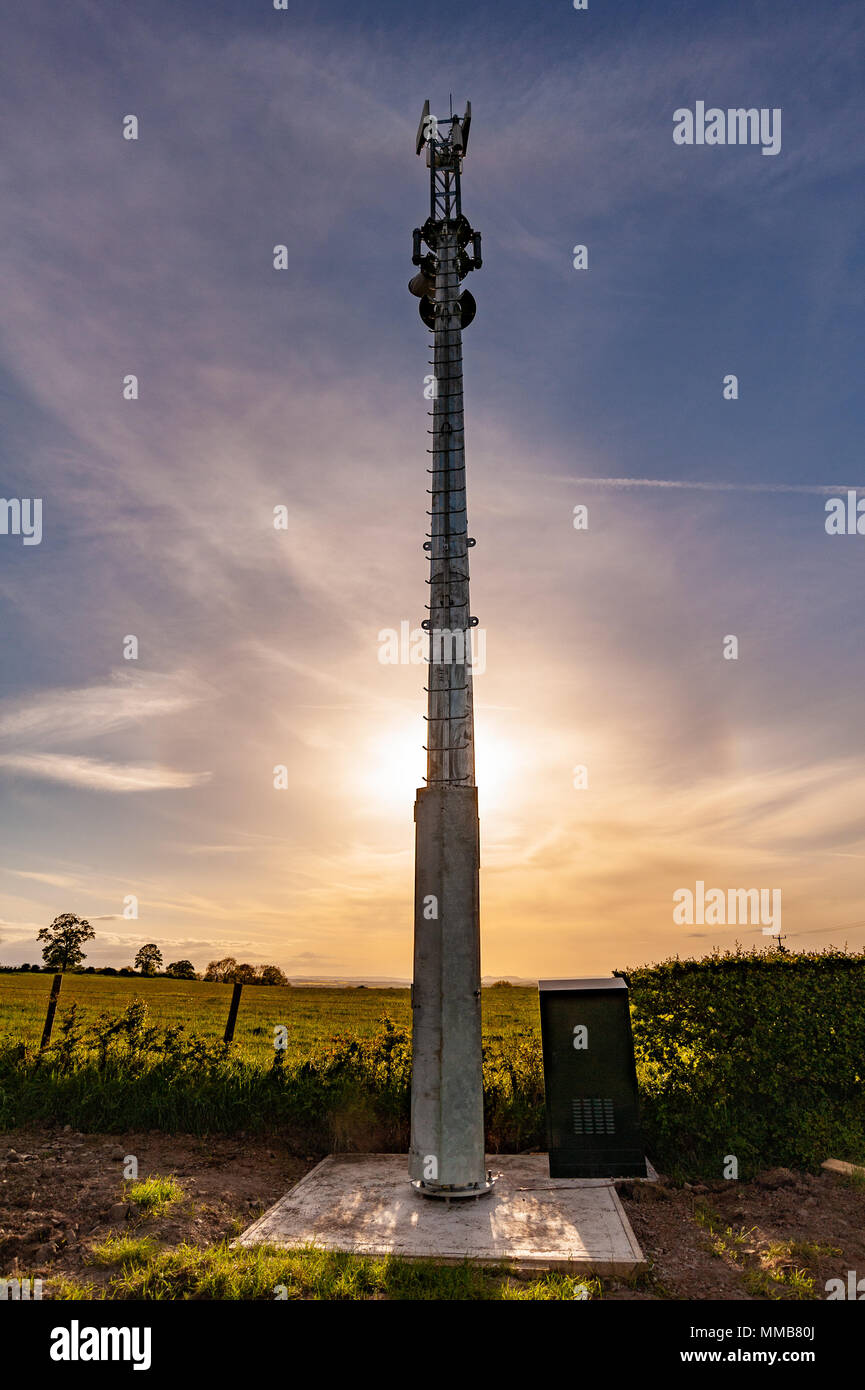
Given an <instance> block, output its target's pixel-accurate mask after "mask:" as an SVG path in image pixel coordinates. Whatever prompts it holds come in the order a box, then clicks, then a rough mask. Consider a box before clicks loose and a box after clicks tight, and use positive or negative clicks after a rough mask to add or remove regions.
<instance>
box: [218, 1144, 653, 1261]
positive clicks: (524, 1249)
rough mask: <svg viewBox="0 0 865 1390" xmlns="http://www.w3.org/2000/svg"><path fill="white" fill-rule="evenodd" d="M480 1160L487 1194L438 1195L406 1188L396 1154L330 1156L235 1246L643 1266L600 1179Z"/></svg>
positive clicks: (402, 1159) (511, 1157)
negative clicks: (444, 1198)
mask: <svg viewBox="0 0 865 1390" xmlns="http://www.w3.org/2000/svg"><path fill="white" fill-rule="evenodd" d="M487 1163H488V1166H489V1167H490V1168H491V1169H492V1171H493V1174H494V1175H496V1177H497V1179H498V1180H497V1182H496V1185H495V1187H494V1188H493V1190H492V1192H491V1193H490V1194H489V1195H488V1196H485V1197H479V1198H477V1199H476V1200H473V1201H461V1202H441V1201H431V1200H430V1199H429V1198H427V1197H422V1196H419V1195H418V1194H417V1193H416V1192H414V1191H413V1189H412V1187H411V1185H410V1183H409V1178H408V1159H407V1158H406V1156H405V1155H404V1154H331V1155H330V1157H328V1158H325V1159H324V1160H323V1161H322V1162H321V1163H319V1164H318V1165H317V1167H315V1168H313V1170H312V1171H311V1172H310V1173H307V1175H306V1177H304V1178H301V1180H300V1182H299V1183H297V1185H296V1186H295V1187H293V1188H292V1189H291V1191H290V1192H289V1193H287V1195H286V1196H285V1197H283V1198H282V1200H281V1201H279V1202H277V1203H276V1205H275V1206H273V1207H271V1208H270V1210H269V1211H267V1212H265V1213H264V1215H263V1216H261V1217H259V1219H258V1220H257V1221H256V1222H254V1223H253V1225H252V1226H250V1227H249V1229H248V1230H247V1231H245V1232H244V1233H243V1235H242V1236H240V1237H239V1239H238V1240H237V1241H236V1242H235V1244H236V1245H239V1246H249V1245H274V1246H277V1247H280V1248H282V1249H286V1250H297V1249H302V1248H304V1247H309V1246H313V1247H315V1248H317V1249H320V1250H343V1251H347V1252H350V1253H351V1254H355V1255H375V1256H382V1255H400V1256H402V1257H403V1258H404V1259H426V1260H436V1261H439V1262H441V1263H455V1262H458V1261H460V1260H464V1259H466V1258H469V1259H472V1260H477V1261H479V1262H481V1263H487V1264H489V1263H495V1262H497V1261H500V1260H506V1261H507V1262H508V1263H509V1264H513V1265H515V1266H516V1267H517V1268H520V1269H538V1270H541V1269H564V1270H569V1271H571V1272H580V1273H594V1274H598V1275H608V1274H633V1273H635V1272H637V1271H638V1270H642V1269H645V1268H646V1261H645V1259H644V1257H643V1253H642V1251H641V1250H640V1247H639V1245H638V1244H637V1240H636V1237H635V1235H634V1232H633V1231H632V1230H631V1226H630V1222H629V1221H628V1218H627V1216H626V1215H625V1213H624V1211H623V1209H622V1204H621V1202H620V1201H619V1198H618V1196H617V1195H616V1190H615V1187H614V1186H613V1183H612V1182H611V1181H609V1180H608V1179H606V1178H574V1179H572V1178H551V1177H550V1176H549V1169H548V1163H547V1156H546V1154H525V1155H524V1154H499V1155H496V1156H494V1157H492V1158H490V1159H488V1160H487Z"/></svg>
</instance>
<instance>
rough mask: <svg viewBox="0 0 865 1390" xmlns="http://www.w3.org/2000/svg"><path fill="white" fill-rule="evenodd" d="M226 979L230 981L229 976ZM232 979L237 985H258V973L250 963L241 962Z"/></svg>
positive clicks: (232, 974) (235, 968) (236, 967)
mask: <svg viewBox="0 0 865 1390" xmlns="http://www.w3.org/2000/svg"><path fill="white" fill-rule="evenodd" d="M225 978H226V979H228V978H229V976H226V977H225ZM230 978H231V980H232V982H233V983H234V984H236V985H255V984H257V983H258V971H257V970H256V968H255V966H254V965H250V964H249V963H248V961H241V963H240V965H236V966H235V967H234V970H233V971H232V973H231V977H230Z"/></svg>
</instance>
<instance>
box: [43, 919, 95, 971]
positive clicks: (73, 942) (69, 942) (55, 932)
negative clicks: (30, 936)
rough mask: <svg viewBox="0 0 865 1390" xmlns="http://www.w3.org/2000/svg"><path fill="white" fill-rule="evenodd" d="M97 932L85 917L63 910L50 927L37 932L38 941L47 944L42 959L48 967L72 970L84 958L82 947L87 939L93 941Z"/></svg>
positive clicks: (50, 968)
mask: <svg viewBox="0 0 865 1390" xmlns="http://www.w3.org/2000/svg"><path fill="white" fill-rule="evenodd" d="M95 935H96V933H95V931H94V930H93V928H92V927H91V925H90V923H89V922H88V921H87V920H86V919H85V918H84V917H76V916H75V914H74V913H73V912H63V913H61V915H60V916H59V917H55V918H54V921H53V922H52V923H51V926H50V927H43V928H42V930H41V931H40V932H39V933H38V934H37V940H38V941H45V942H46V943H47V944H46V945H45V946H43V947H42V959H43V960H44V962H45V966H46V969H49V970H61V971H66V970H71V969H73V968H74V967H75V966H76V965H80V964H81V962H82V961H83V960H84V952H83V951H82V949H81V947H82V945H83V944H84V942H85V941H92V940H93V938H94V937H95Z"/></svg>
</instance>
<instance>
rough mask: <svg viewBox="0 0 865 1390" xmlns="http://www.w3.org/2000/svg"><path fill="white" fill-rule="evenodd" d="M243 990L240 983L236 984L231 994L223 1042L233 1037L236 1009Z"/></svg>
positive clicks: (238, 1006) (229, 1040)
mask: <svg viewBox="0 0 865 1390" xmlns="http://www.w3.org/2000/svg"><path fill="white" fill-rule="evenodd" d="M242 990H243V985H242V984H236V985H235V986H234V991H233V993H232V996H231V1007H230V1008H229V1010H228V1022H227V1023H226V1025H225V1037H224V1038H223V1042H231V1041H232V1039H233V1037H234V1025H235V1023H236V1022H237V1010H238V1009H239V1008H240V995H241V992H242Z"/></svg>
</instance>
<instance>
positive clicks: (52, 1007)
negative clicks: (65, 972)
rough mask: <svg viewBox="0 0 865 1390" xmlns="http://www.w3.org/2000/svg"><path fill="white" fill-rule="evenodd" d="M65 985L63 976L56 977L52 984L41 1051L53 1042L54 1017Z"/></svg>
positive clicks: (40, 1045)
mask: <svg viewBox="0 0 865 1390" xmlns="http://www.w3.org/2000/svg"><path fill="white" fill-rule="evenodd" d="M62 984H63V976H62V975H55V976H54V979H53V980H52V982H51V993H50V994H49V996H48V1012H47V1014H46V1015H45V1027H44V1028H43V1029H42V1041H41V1043H40V1044H39V1051H40V1052H41V1051H42V1049H43V1048H45V1047H47V1046H48V1044H49V1043H50V1041H51V1029H52V1028H53V1027H54V1015H55V1014H56V1012H57V1000H58V999H59V998H60V986H61V985H62Z"/></svg>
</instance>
